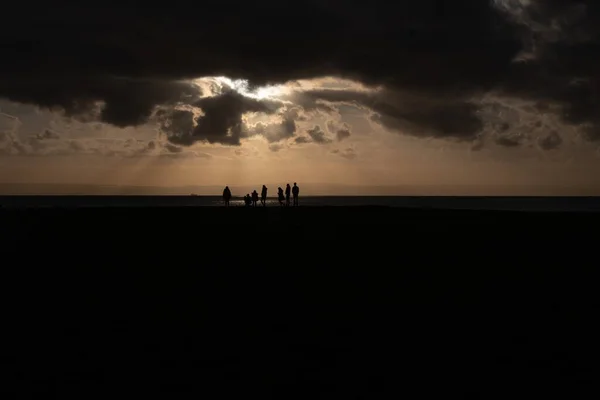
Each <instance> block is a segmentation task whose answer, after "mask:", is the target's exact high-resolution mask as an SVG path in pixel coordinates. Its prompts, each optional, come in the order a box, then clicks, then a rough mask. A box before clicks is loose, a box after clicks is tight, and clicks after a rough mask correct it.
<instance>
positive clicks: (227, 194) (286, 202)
mask: <svg viewBox="0 0 600 400" xmlns="http://www.w3.org/2000/svg"><path fill="white" fill-rule="evenodd" d="M299 195H300V188H299V187H298V185H297V184H296V182H294V187H291V186H290V184H289V183H288V184H287V185H286V187H285V194H284V191H283V189H282V188H281V187H278V188H277V199H278V200H279V205H280V206H282V207H284V206H285V207H289V206H290V197H293V199H294V203H293V204H294V207H295V206H297V205H298V196H299ZM230 200H231V190H229V186H225V190H223V201H224V202H225V206H226V207H229V201H230ZM260 203H261V204H262V205H263V207H265V206H266V205H267V187H266V186H265V185H263V187H262V190H261V192H260ZM257 204H258V192H257V191H256V190H254V191H252V194H250V193H248V194H246V195H245V196H244V205H245V206H246V207H256V205H257Z"/></svg>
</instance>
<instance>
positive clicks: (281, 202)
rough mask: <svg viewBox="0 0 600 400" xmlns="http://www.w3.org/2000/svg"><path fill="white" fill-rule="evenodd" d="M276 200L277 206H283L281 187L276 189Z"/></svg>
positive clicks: (283, 198)
mask: <svg viewBox="0 0 600 400" xmlns="http://www.w3.org/2000/svg"><path fill="white" fill-rule="evenodd" d="M277 199H278V200H279V205H280V206H283V205H284V204H283V200H285V197H284V195H283V189H282V188H281V187H278V188H277Z"/></svg>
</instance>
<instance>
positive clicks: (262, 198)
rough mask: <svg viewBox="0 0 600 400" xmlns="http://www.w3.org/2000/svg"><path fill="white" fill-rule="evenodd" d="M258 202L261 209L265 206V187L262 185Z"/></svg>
mask: <svg viewBox="0 0 600 400" xmlns="http://www.w3.org/2000/svg"><path fill="white" fill-rule="evenodd" d="M260 202H261V203H262V205H263V207H265V206H266V205H267V187H266V186H265V185H263V187H262V190H261V191H260Z"/></svg>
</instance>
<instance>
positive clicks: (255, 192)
mask: <svg viewBox="0 0 600 400" xmlns="http://www.w3.org/2000/svg"><path fill="white" fill-rule="evenodd" d="M256 203H258V192H257V191H256V190H254V191H253V192H252V207H256Z"/></svg>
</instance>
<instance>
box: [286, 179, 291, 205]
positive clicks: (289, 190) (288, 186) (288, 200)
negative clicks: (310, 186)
mask: <svg viewBox="0 0 600 400" xmlns="http://www.w3.org/2000/svg"><path fill="white" fill-rule="evenodd" d="M291 194H292V188H291V187H290V184H289V183H288V184H287V185H286V187H285V205H286V207H289V206H290V195H291Z"/></svg>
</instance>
